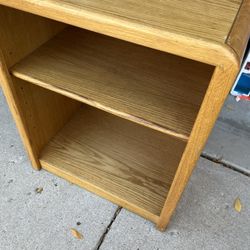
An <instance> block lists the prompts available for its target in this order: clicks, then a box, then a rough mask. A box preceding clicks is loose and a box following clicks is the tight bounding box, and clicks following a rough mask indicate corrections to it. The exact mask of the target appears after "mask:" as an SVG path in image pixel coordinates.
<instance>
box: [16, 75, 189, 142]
mask: <svg viewBox="0 0 250 250" xmlns="http://www.w3.org/2000/svg"><path fill="white" fill-rule="evenodd" d="M11 73H12V75H13V76H15V77H17V78H19V79H22V80H24V81H27V82H30V83H33V84H35V85H38V86H40V87H43V88H46V89H48V90H52V91H54V92H56V93H59V94H62V95H64V96H67V97H69V98H72V99H74V100H77V101H80V102H83V103H86V104H88V105H90V106H92V107H95V108H98V109H101V110H103V111H106V112H108V113H111V114H113V115H116V116H119V117H121V118H124V119H127V120H129V121H132V122H135V123H137V124H140V125H143V126H145V127H148V128H151V129H154V130H157V131H160V132H162V133H164V134H167V135H170V136H173V137H176V138H179V139H181V140H183V141H188V139H189V136H188V135H185V134H181V133H178V132H176V131H174V130H171V129H168V128H165V127H163V126H161V125H158V124H156V123H153V122H150V121H148V120H144V119H142V118H140V117H137V116H134V115H131V114H128V113H124V112H121V111H119V110H116V109H113V108H111V107H107V106H105V105H103V104H101V103H99V102H96V101H94V100H91V99H90V98H87V97H84V96H81V95H77V94H75V93H72V92H69V91H68V90H64V89H61V88H58V87H54V86H52V85H50V84H46V83H44V82H42V81H39V80H37V79H34V78H32V77H29V76H27V75H23V74H20V73H19V72H16V71H11Z"/></svg>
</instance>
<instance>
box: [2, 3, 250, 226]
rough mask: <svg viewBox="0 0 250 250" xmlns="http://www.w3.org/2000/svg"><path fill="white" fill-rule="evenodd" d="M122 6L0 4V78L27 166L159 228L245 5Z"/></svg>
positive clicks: (206, 125)
mask: <svg viewBox="0 0 250 250" xmlns="http://www.w3.org/2000/svg"><path fill="white" fill-rule="evenodd" d="M126 2H127V1H112V4H111V2H110V3H109V1H79V0H71V1H56V0H45V1H37V2H36V1H31V0H19V1H12V0H11V1H4V0H0V21H1V22H0V49H1V56H0V63H1V67H0V69H1V70H0V81H1V83H2V88H3V91H4V93H5V95H6V98H7V101H8V104H9V106H10V109H11V111H12V113H13V116H14V118H15V121H16V123H17V126H18V129H19V132H20V134H21V136H22V139H23V142H24V145H25V147H26V149H27V152H28V154H29V157H30V160H31V162H32V165H33V167H34V168H35V169H37V170H39V169H41V168H42V169H45V170H47V171H50V172H52V173H54V174H56V175H58V176H60V177H62V178H65V179H67V180H68V181H70V182H73V183H75V184H77V185H79V186H81V187H83V188H86V189H87V190H89V191H91V192H94V193H96V194H98V195H100V196H102V197H104V198H106V199H109V200H111V201H112V202H114V203H116V204H118V205H120V206H123V207H125V208H127V209H129V210H130V211H133V212H135V213H137V214H139V215H140V216H143V217H145V218H147V219H149V220H151V221H153V222H154V223H155V224H156V225H157V227H158V228H159V229H160V230H164V229H165V227H166V225H167V223H168V222H169V219H170V217H171V215H172V213H173V211H174V209H175V207H176V206H177V203H178V200H179V199H180V197H181V194H182V192H183V190H184V188H185V186H186V184H187V182H188V179H189V176H190V175H191V173H192V170H193V168H194V166H195V164H196V161H197V159H198V157H199V155H200V152H201V150H202V148H203V146H204V144H205V142H206V140H207V138H208V135H209V133H210V131H211V129H212V127H213V124H214V122H215V121H216V118H217V116H218V114H219V112H220V109H221V107H222V105H223V102H224V100H225V98H226V95H227V93H228V91H229V89H230V87H231V85H232V83H233V80H234V78H235V76H236V74H237V71H238V70H239V65H240V62H241V59H242V56H243V53H244V49H245V46H246V42H247V39H248V36H249V32H250V27H249V23H250V22H249V20H248V19H249V15H246V13H248V11H249V9H250V8H249V6H250V1H243V2H242V3H241V1H234V2H232V1H227V0H225V1H223V3H221V4H217V1H212V2H213V4H212V2H211V1H210V2H207V1H200V3H192V1H190V5H188V4H187V3H186V2H185V3H182V8H180V6H179V5H178V4H179V3H178V2H177V1H176V2H175V1H173V3H172V5H171V4H170V1H165V2H164V1H157V0H154V1H150V2H148V3H147V4H144V3H143V2H142V1H132V2H131V3H130V4H132V6H130V8H128V5H127V4H128V3H126ZM187 2H189V1H187ZM170 7H171V9H170ZM222 7H223V8H224V12H223V15H224V19H220V17H219V16H218V14H220V15H221V14H222V13H219V10H218V8H222ZM188 8H193V10H192V18H191V19H185V18H186V16H185V10H186V11H187V9H188ZM206 8H210V9H211V10H213V11H214V12H210V15H211V16H209V15H205V14H204V16H203V17H202V18H200V13H203V10H204V9H206ZM139 9H141V11H138V10H139ZM149 10H150V11H149ZM157 13H158V14H157ZM171 13H175V15H174V16H171V15H172V14H171ZM177 17H179V18H180V19H182V22H179V21H178V20H180V19H178V18H177ZM211 18H214V20H213V22H212V21H211ZM211 27H213V28H214V29H212V28H211ZM204 31H206V32H204ZM239 38H240V39H239Z"/></svg>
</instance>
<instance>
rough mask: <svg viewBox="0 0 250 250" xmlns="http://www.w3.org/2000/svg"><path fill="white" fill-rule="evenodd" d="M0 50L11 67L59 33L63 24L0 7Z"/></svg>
mask: <svg viewBox="0 0 250 250" xmlns="http://www.w3.org/2000/svg"><path fill="white" fill-rule="evenodd" d="M0 24H1V26H0V48H1V49H2V53H3V55H4V59H5V63H6V64H7V66H8V67H11V66H12V65H14V64H15V63H17V62H18V61H20V59H22V58H24V57H26V56H27V55H28V54H29V53H31V52H32V51H33V50H35V49H36V48H38V47H39V46H40V45H42V44H43V43H44V42H46V41H48V40H49V39H50V38H52V37H53V36H54V35H55V34H57V33H58V32H60V31H61V30H62V29H63V28H64V27H65V24H61V23H58V22H55V21H52V20H48V19H45V18H42V17H39V16H35V15H32V14H30V13H25V12H22V11H17V10H15V9H10V8H7V7H5V6H2V5H0Z"/></svg>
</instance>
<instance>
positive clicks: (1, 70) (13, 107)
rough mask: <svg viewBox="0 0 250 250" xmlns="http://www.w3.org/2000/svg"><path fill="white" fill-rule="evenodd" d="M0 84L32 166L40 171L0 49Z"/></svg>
mask: <svg viewBox="0 0 250 250" xmlns="http://www.w3.org/2000/svg"><path fill="white" fill-rule="evenodd" d="M0 82H1V87H2V89H3V92H4V95H5V97H6V100H7V103H8V106H9V108H10V111H11V113H12V115H13V118H14V120H15V123H16V126H17V129H18V131H19V134H20V136H21V138H22V141H23V143H24V147H25V149H26V151H27V153H28V156H29V158H30V161H31V163H32V166H33V167H34V168H35V169H36V170H39V169H40V162H39V161H38V158H37V157H36V154H35V152H34V148H33V147H32V142H31V140H30V137H29V135H28V131H27V127H26V124H25V121H24V118H23V114H22V109H21V107H20V103H19V100H18V97H17V95H16V91H15V86H14V84H13V81H12V78H11V76H10V75H9V72H8V68H7V65H6V63H5V60H4V56H3V54H2V51H1V49H0Z"/></svg>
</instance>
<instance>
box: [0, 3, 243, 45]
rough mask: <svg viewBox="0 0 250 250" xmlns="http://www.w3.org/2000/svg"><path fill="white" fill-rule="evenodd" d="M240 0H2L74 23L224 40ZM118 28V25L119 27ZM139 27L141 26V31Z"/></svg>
mask: <svg viewBox="0 0 250 250" xmlns="http://www.w3.org/2000/svg"><path fill="white" fill-rule="evenodd" d="M241 2H242V1H241V0H234V1H232V0H220V1H218V0H210V1H207V0H200V1H192V0H186V1H181V0H176V1H171V0H165V1H160V0H151V1H142V0H139V1H138V0H123V1H120V0H115V1H114V0H105V1H103V0H95V1H93V0H43V1H34V0H18V1H16V0H8V1H6V0H0V3H2V4H5V5H7V6H10V7H14V8H18V9H22V10H25V11H30V12H34V13H36V14H39V15H45V16H48V17H53V16H54V17H55V18H58V19H60V21H62V22H65V23H67V22H70V24H73V23H72V22H74V19H75V20H76V19H77V20H81V21H80V22H79V25H81V26H82V27H83V28H86V27H84V25H86V21H87V20H88V21H89V20H90V22H91V21H92V22H93V28H94V26H95V23H96V22H99V23H106V24H107V26H108V25H111V23H113V26H116V27H119V26H120V27H122V26H123V24H124V22H126V23H128V25H130V26H136V25H138V24H143V26H144V27H145V29H146V28H147V27H154V28H156V30H158V32H162V31H167V32H170V33H172V34H181V35H184V36H186V37H195V38H197V40H200V39H203V40H204V39H206V40H211V41H216V42H219V43H224V42H225V40H226V38H227V36H228V34H229V32H230V29H231V27H232V25H233V22H234V20H235V17H236V15H237V12H238V10H239V7H240V5H241ZM117 30H119V29H117ZM139 33H140V30H138V35H139Z"/></svg>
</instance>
